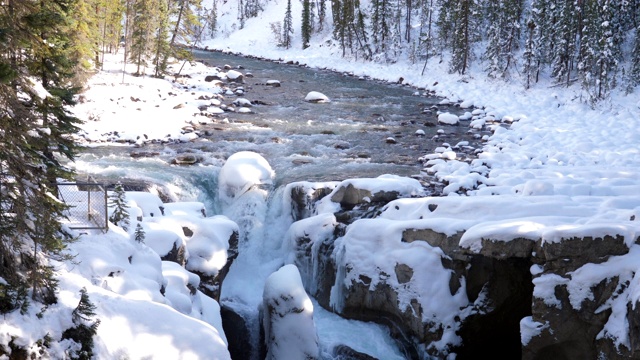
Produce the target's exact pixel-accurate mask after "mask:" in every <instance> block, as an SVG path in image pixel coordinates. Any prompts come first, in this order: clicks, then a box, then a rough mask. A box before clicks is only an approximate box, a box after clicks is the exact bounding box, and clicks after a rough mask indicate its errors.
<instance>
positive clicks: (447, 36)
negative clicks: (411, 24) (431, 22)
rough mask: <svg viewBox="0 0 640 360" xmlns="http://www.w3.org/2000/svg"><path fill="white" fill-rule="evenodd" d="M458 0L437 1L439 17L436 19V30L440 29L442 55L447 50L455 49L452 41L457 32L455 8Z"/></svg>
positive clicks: (439, 38) (439, 47)
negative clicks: (455, 31)
mask: <svg viewBox="0 0 640 360" xmlns="http://www.w3.org/2000/svg"><path fill="white" fill-rule="evenodd" d="M456 5H457V0H436V8H437V9H438V17H437V18H436V28H437V29H438V35H437V39H438V40H439V41H438V46H437V48H438V50H439V52H440V55H441V56H442V54H443V53H444V50H445V49H451V48H453V44H452V39H453V34H454V30H455V18H454V15H455V6H456Z"/></svg>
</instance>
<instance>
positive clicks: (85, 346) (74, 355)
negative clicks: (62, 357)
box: [62, 288, 100, 360]
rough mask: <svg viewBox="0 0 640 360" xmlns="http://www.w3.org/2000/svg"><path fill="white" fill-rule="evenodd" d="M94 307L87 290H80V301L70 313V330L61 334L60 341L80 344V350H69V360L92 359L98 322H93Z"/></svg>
mask: <svg viewBox="0 0 640 360" xmlns="http://www.w3.org/2000/svg"><path fill="white" fill-rule="evenodd" d="M95 310H96V306H95V305H94V304H93V303H91V301H90V299H89V295H88V294H87V289H86V288H82V289H81V290H80V301H79V302H78V306H76V308H75V309H74V310H73V312H72V313H71V317H72V321H73V324H74V325H75V326H74V327H72V328H69V329H67V330H65V331H64V332H63V333H62V339H63V340H64V339H71V340H73V341H75V342H76V343H78V344H80V349H73V350H71V354H70V355H71V359H74V360H90V359H92V358H93V336H94V335H96V334H97V333H98V326H100V320H99V319H98V320H94V319H93V318H94V317H95V316H96V313H95Z"/></svg>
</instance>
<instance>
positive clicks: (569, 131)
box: [0, 1, 640, 359]
mask: <svg viewBox="0 0 640 360" xmlns="http://www.w3.org/2000/svg"><path fill="white" fill-rule="evenodd" d="M229 3H232V2H229ZM275 4H276V2H269V3H268V4H267V7H266V10H265V12H264V13H262V14H261V15H260V16H259V17H258V18H256V19H251V20H249V21H247V23H246V27H245V28H244V29H242V30H238V31H233V32H232V31H231V28H232V23H233V21H235V19H229V18H226V19H225V17H224V16H222V17H221V18H220V23H219V26H220V32H219V36H218V37H217V38H215V39H212V40H206V41H204V42H202V43H201V44H198V45H199V46H202V47H205V46H206V47H208V48H210V49H220V50H224V51H231V52H239V53H243V54H247V55H256V56H261V57H266V58H272V59H283V60H285V61H288V60H292V61H297V62H300V63H303V64H306V65H308V66H310V67H318V68H330V69H335V70H338V71H344V72H351V73H353V74H355V75H357V76H365V75H367V76H371V77H374V78H377V79H383V80H389V81H394V82H395V81H397V80H398V79H399V78H400V77H402V78H403V79H404V82H405V83H407V84H410V85H413V86H415V87H417V88H424V89H427V90H433V91H435V92H436V94H437V95H439V96H442V97H445V98H447V99H448V100H449V101H452V102H460V103H461V106H463V107H472V106H474V107H476V108H479V109H481V110H480V111H478V112H477V113H476V115H474V116H475V118H474V119H473V120H472V121H471V126H488V127H491V128H492V129H493V130H494V131H493V135H491V136H490V137H488V138H487V139H486V143H485V145H484V147H483V149H482V153H480V154H479V156H478V159H477V160H474V161H473V162H472V163H465V162H461V161H456V160H448V159H453V158H455V157H452V156H448V157H447V159H444V158H442V157H441V156H430V155H431V154H425V156H426V157H425V160H426V161H427V167H428V169H429V171H430V172H432V173H433V174H434V175H435V176H437V177H438V178H439V179H441V180H443V181H446V182H447V183H448V184H449V185H448V186H447V187H446V188H445V192H446V194H447V195H449V196H448V197H446V198H442V199H438V200H434V199H430V198H425V199H418V200H416V199H413V200H411V201H409V200H406V202H399V203H398V204H399V205H402V206H401V207H399V208H398V210H397V211H394V210H393V209H392V208H389V209H387V210H386V212H385V213H384V214H383V217H384V219H382V220H380V221H390V220H412V221H417V220H418V219H420V216H421V215H424V214H428V213H431V212H432V211H430V210H428V209H427V208H428V205H429V204H430V203H437V204H438V212H437V214H435V215H431V219H430V220H429V219H427V220H428V221H431V222H433V224H434V225H433V226H440V227H441V230H442V231H443V232H445V233H452V232H455V231H458V230H461V229H465V230H467V233H466V234H465V237H463V239H462V245H463V246H465V247H468V248H470V249H477V248H478V246H480V243H479V240H480V239H481V238H483V237H487V236H497V235H500V234H509V233H514V232H516V233H518V234H519V236H520V237H523V236H524V237H530V238H533V237H538V238H539V237H542V238H544V239H545V241H557V240H559V239H560V238H563V237H572V236H576V237H579V236H585V235H597V236H604V235H613V236H615V235H623V236H625V238H626V239H627V243H628V244H629V246H630V247H631V248H632V250H631V251H630V252H629V254H627V255H623V256H621V257H617V258H615V259H612V260H610V261H609V262H606V263H603V264H599V265H598V266H589V267H585V268H583V269H580V271H578V272H576V274H575V277H574V278H573V279H572V280H567V281H569V282H570V285H571V286H570V287H569V290H570V293H571V294H572V296H573V298H575V299H576V301H577V302H579V301H580V299H583V298H584V297H588V296H589V295H588V294H586V293H585V292H584V291H583V289H588V288H589V286H588V285H590V284H594V283H597V282H599V281H600V279H602V278H606V277H608V276H610V274H621V273H626V274H627V276H631V275H630V274H631V273H635V272H636V271H637V270H638V269H637V267H638V265H637V264H640V250H639V246H638V245H634V242H635V241H634V240H635V239H636V238H637V237H638V235H639V234H640V225H639V224H640V222H639V221H640V218H639V216H640V195H639V194H640V147H639V146H638V144H639V143H640V130H638V129H639V128H640V105H639V104H640V91H638V90H636V92H634V93H632V94H629V95H625V94H622V93H619V92H616V91H614V92H613V93H612V96H611V98H610V99H609V100H607V101H605V102H602V103H600V104H598V105H597V106H596V107H595V108H591V107H590V106H588V105H586V104H585V103H584V102H582V101H581V97H580V92H579V90H578V89H577V88H562V87H552V86H549V84H545V83H541V84H537V85H536V86H535V87H534V88H532V89H530V90H526V91H525V90H523V86H522V85H521V84H519V83H515V82H514V83H505V82H502V81H493V80H487V79H486V77H485V76H484V75H483V74H481V73H480V72H479V71H478V69H472V70H471V72H470V73H469V74H468V75H465V76H464V77H462V76H459V75H456V74H449V73H448V72H447V66H446V61H445V62H443V63H438V62H437V59H434V61H432V62H430V63H429V64H428V65H427V69H428V71H426V72H425V74H424V75H421V71H422V66H423V64H411V63H409V62H408V61H399V62H397V63H395V64H377V63H364V62H361V61H355V60H352V59H344V58H342V57H341V56H340V53H339V50H338V49H337V48H330V47H326V46H322V44H323V40H325V39H328V38H329V37H330V33H329V32H327V33H326V35H325V37H324V38H322V37H321V36H319V37H318V38H316V39H315V40H314V41H313V42H312V43H311V46H310V47H309V48H307V49H305V50H304V51H303V50H300V49H301V44H300V40H299V39H298V37H294V42H293V46H292V48H291V49H289V50H284V49H281V48H277V47H276V46H275V44H274V41H273V38H272V37H273V35H272V34H271V33H270V32H269V31H265V29H268V26H269V25H268V24H269V22H270V21H273V19H280V18H282V16H283V12H282V8H281V7H276V5H275ZM292 4H293V5H294V9H293V13H294V14H299V13H300V11H299V9H297V8H296V7H299V6H300V4H299V2H297V1H293V2H292ZM230 17H231V16H230ZM295 21H299V19H296V18H294V22H295ZM107 60H108V61H107V62H106V63H105V70H104V71H102V72H100V73H98V74H97V75H95V76H94V77H93V78H92V79H91V80H90V82H89V84H88V90H87V91H86V92H85V94H84V96H83V97H84V100H83V101H82V102H81V103H80V104H79V105H78V106H77V107H76V110H75V111H76V114H78V116H80V117H81V118H83V119H84V120H86V123H85V124H84V125H83V126H82V128H83V132H84V141H86V142H87V143H90V144H94V145H95V144H97V143H99V142H102V143H110V142H111V141H113V140H116V139H119V140H121V141H122V140H130V142H131V143H132V144H133V143H137V144H138V145H141V144H143V143H144V142H145V141H149V140H153V139H158V140H163V139H164V140H167V139H171V140H173V141H189V140H192V139H193V136H194V134H193V133H192V132H185V131H183V128H184V127H185V126H188V125H189V123H190V122H193V121H203V122H208V121H210V120H209V119H208V118H206V117H202V118H195V119H194V118H193V116H192V114H193V113H194V112H197V107H198V105H199V104H198V102H197V101H193V98H194V96H193V94H192V93H198V92H202V93H203V94H205V93H206V94H212V93H216V92H217V91H219V88H218V87H217V86H216V85H215V83H207V84H208V85H198V87H196V88H193V87H191V86H194V85H195V84H196V80H198V79H199V78H198V77H203V76H204V75H203V74H204V73H205V68H204V65H202V64H186V65H185V66H184V69H183V70H182V72H183V73H184V74H192V75H193V77H192V78H191V79H188V78H181V79H180V80H179V81H178V82H171V81H169V80H161V79H153V78H150V77H133V76H130V75H129V74H126V75H125V76H124V78H123V76H122V74H121V73H120V70H121V68H122V63H121V62H119V61H120V58H119V57H107ZM182 65H183V64H182V63H178V64H175V65H174V66H175V67H174V70H176V69H178V68H179V67H180V66H182ZM131 72H132V71H131ZM131 72H129V73H131ZM169 93H171V94H169ZM327 95H328V96H329V97H331V94H327ZM185 102H186V103H187V105H182V107H181V108H178V109H173V108H174V107H175V106H176V105H178V104H182V103H185ZM169 110H171V111H169ZM465 124H466V123H465ZM460 126H463V125H460ZM114 132H118V134H117V136H115V135H114ZM145 135H146V137H145ZM449 151H453V150H451V149H449ZM265 167H266V166H265ZM254 170H255V169H254ZM230 180H232V179H230ZM376 185H377V182H376V180H370V185H365V187H375V186H376ZM459 190H464V191H463V192H464V193H466V194H467V195H470V196H469V197H463V196H459V195H460V193H459ZM143 203H144V204H145V205H149V203H148V202H143ZM141 207H142V206H141ZM179 209H180V208H179V207H178V209H174V211H176V212H178V210H179ZM182 210H183V211H185V212H188V213H189V214H190V215H189V216H192V217H193V218H194V219H199V217H198V216H197V215H196V214H193V211H192V209H191V208H186V209H182ZM141 211H142V210H141ZM169 218H171V217H169ZM636 219H637V220H636ZM202 220H203V219H199V220H198V221H195V220H194V222H195V223H197V224H200V222H199V221H202ZM167 221H173V220H170V219H168V220H167ZM143 223H147V224H148V225H147V226H148V229H147V230H148V231H150V232H152V230H155V231H157V233H156V235H157V236H158V237H159V239H162V240H167V241H169V240H171V239H168V236H169V235H170V234H174V235H175V234H176V232H177V231H174V232H171V231H168V232H165V233H162V232H160V230H161V229H160V228H162V226H161V224H162V221H161V220H158V219H154V220H153V221H151V220H149V221H148V222H147V221H143ZM134 224H135V222H134ZM151 224H155V225H153V226H156V228H155V229H153V228H152V227H153V226H152V225H151ZM379 225H380V224H378V225H376V226H379ZM198 226H200V225H198ZM132 227H133V226H132ZM172 227H175V225H173V224H169V223H167V225H166V226H165V228H164V229H165V230H166V229H167V228H168V229H172ZM132 232H133V230H132V229H130V231H129V233H127V232H125V231H123V230H122V229H120V228H118V227H112V229H111V230H110V231H109V232H108V233H107V234H85V235H82V236H80V239H79V241H78V242H76V243H74V244H71V245H70V248H69V251H70V252H72V253H74V254H76V261H75V262H69V263H58V264H56V270H57V272H58V278H59V280H60V294H59V302H58V303H57V304H55V305H52V306H50V307H49V308H48V309H47V310H46V311H45V312H43V314H44V315H43V319H37V317H36V314H35V313H37V312H38V311H39V309H36V308H34V307H32V308H31V310H30V312H29V313H27V314H25V315H21V314H19V312H15V313H12V314H9V315H8V316H6V317H5V318H4V319H3V322H2V323H0V344H4V345H6V344H8V343H9V341H11V336H17V344H18V345H24V346H27V347H31V346H37V345H35V344H36V342H37V340H38V339H42V338H43V337H44V336H45V335H46V334H47V333H49V334H58V335H59V334H60V333H61V332H62V330H63V329H65V328H67V327H69V326H71V324H70V323H69V321H70V319H71V316H70V313H71V311H72V310H73V309H74V308H75V307H76V305H77V303H78V300H79V290H80V289H81V288H82V287H86V288H87V290H88V294H89V296H90V299H91V301H92V302H93V303H94V304H95V305H96V306H97V311H96V312H97V315H96V318H99V319H100V320H101V324H100V326H99V328H98V337H97V340H96V348H95V354H96V357H97V358H100V359H107V358H119V357H124V356H128V357H129V358H132V359H134V358H135V359H137V358H172V359H197V358H207V359H211V358H220V359H225V358H228V357H229V354H228V352H227V350H226V338H225V335H224V333H223V331H222V329H221V325H220V315H219V311H218V309H219V305H218V304H217V303H216V302H215V301H214V300H212V299H211V298H209V297H206V296H204V295H203V294H201V293H200V292H196V293H195V294H193V293H192V292H191V290H190V289H189V287H187V285H188V284H190V285H191V286H193V285H194V283H197V279H194V276H193V274H192V273H190V272H188V271H187V270H184V269H182V268H179V267H175V266H171V265H170V264H163V263H162V262H161V261H160V259H159V257H158V255H157V254H156V253H155V252H154V251H153V250H152V249H151V246H146V245H143V244H138V243H135V242H133V241H132V240H131V236H132V235H131V234H132ZM161 234H164V235H161ZM501 236H502V235H501ZM502 237H504V236H502ZM183 240H184V239H183ZM185 241H186V240H185ZM349 241H352V242H355V243H357V242H358V241H360V239H358V238H356V237H352V238H351V239H350V240H349ZM164 245H166V244H160V245H158V246H164ZM221 247H222V248H224V246H223V245H221ZM365 247H366V246H365ZM205 250H208V251H209V255H210V256H212V259H213V258H214V257H215V256H217V255H216V254H218V253H216V251H226V249H220V248H219V249H215V250H216V251H213V250H214V249H211V248H210V247H207V249H205ZM396 255H397V256H402V252H400V251H398V252H397V253H396ZM614 260H615V261H614ZM278 261H279V260H278ZM278 261H275V263H277V262H278ZM416 261H417V260H416ZM213 263H215V264H218V262H215V261H213V262H212V263H210V264H213ZM212 266H213V265H212ZM274 267H277V266H275V265H274V263H268V264H265V267H264V269H269V271H273V270H274V269H273V268H274ZM532 271H533V272H535V271H536V269H532ZM268 275H269V274H260V276H259V277H257V278H258V279H259V281H264V279H265V278H266V277H267V276H268ZM232 276H233V274H232ZM254 280H255V279H254ZM558 281H560V280H558V279H555V278H539V280H538V281H537V282H536V283H535V290H534V294H535V295H536V296H538V297H542V298H545V297H549V301H550V302H551V301H553V300H552V299H551V297H550V296H551V295H553V292H552V291H550V289H553V287H554V286H555V285H556V284H557V282H558ZM562 281H565V280H562ZM238 286H239V285H238ZM161 288H164V289H165V295H164V296H162V295H161V293H160V289H161ZM238 291H239V292H240V290H238ZM242 291H243V292H247V293H249V294H248V295H246V296H247V297H251V301H253V302H255V301H256V300H255V299H253V298H252V297H253V296H256V295H258V294H259V296H256V298H259V297H260V296H261V294H262V291H263V290H262V288H257V289H254V290H253V291H250V290H246V289H244V290H242ZM232 292H233V291H232ZM637 294H640V292H638V291H637V289H635V287H631V288H629V289H628V290H627V291H626V292H625V293H624V294H623V296H620V297H619V298H618V300H617V301H618V303H614V304H610V306H611V308H612V309H613V310H614V312H624V311H626V307H625V306H618V305H620V304H626V302H627V301H635V300H637V299H638V295H637ZM316 308H319V306H316ZM319 315H320V317H319V318H318V320H319V322H320V323H322V324H324V325H322V326H321V328H319V329H318V335H319V337H321V338H323V337H324V338H325V339H331V340H327V341H338V340H334V338H335V337H336V336H339V337H340V336H341V337H346V336H349V335H348V334H347V335H344V333H345V331H344V330H345V329H349V328H350V326H352V327H351V328H353V329H361V326H362V325H361V324H356V323H352V324H353V325H348V324H346V320H342V319H332V315H331V314H326V313H323V312H321V313H319ZM615 315H616V316H612V317H611V319H612V320H611V321H610V323H608V324H607V328H606V333H603V336H612V337H616V338H617V339H618V341H619V342H620V343H625V342H626V341H628V339H625V338H624V333H625V326H628V324H627V325H625V323H624V321H623V320H620V321H617V322H616V320H615V319H624V316H622V315H620V314H619V313H615ZM317 322H318V321H317ZM43 324H44V325H43ZM327 324H335V325H336V326H337V327H338V328H339V331H338V330H336V332H331V331H330V330H328V328H330V326H331V325H327ZM523 324H524V325H523V330H524V329H526V328H527V326H526V325H527V323H526V321H525V322H524V323H523ZM529 325H531V324H529ZM534 325H535V324H534ZM532 327H533V328H535V326H532ZM367 329H369V330H366V331H365V330H364V329H363V330H354V332H359V333H363V334H365V333H366V334H368V333H374V332H375V333H376V334H377V335H376V336H384V335H383V334H382V333H383V332H382V331H380V330H378V329H377V328H376V329H375V330H371V328H367ZM532 331H533V330H532ZM354 336H355V335H354ZM523 338H524V337H523ZM385 341H388V340H387V339H385V340H384V341H383V342H382V343H384V342H385ZM67 345H68V344H67ZM377 345H380V344H377ZM65 346H66V345H65V343H64V342H62V343H56V344H54V345H52V348H51V349H50V350H49V351H50V352H51V356H52V357H54V358H55V357H60V356H62V355H61V354H63V353H64V351H65ZM363 351H364V350H363ZM385 351H389V350H388V348H385V349H382V350H380V351H379V352H378V353H384V352H385ZM212 354H216V355H212Z"/></svg>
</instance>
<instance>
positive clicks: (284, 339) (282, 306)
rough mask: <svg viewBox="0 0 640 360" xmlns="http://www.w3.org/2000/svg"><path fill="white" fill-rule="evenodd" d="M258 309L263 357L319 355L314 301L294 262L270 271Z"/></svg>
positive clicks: (311, 358)
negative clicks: (263, 346) (262, 332)
mask: <svg viewBox="0 0 640 360" xmlns="http://www.w3.org/2000/svg"><path fill="white" fill-rule="evenodd" d="M261 313H262V316H261V320H262V327H263V329H264V335H265V345H266V347H267V356H266V359H268V360H279V359H307V360H314V359H318V358H319V356H320V349H319V346H318V336H317V334H316V328H315V324H314V322H313V305H312V303H311V300H310V299H309V296H308V295H307V293H306V292H305V291H304V288H303V285H302V280H301V279H300V273H299V272H298V268H297V267H296V266H295V265H292V264H289V265H285V266H283V267H281V268H280V269H279V270H278V271H276V272H274V273H273V274H271V275H269V277H268V278H267V280H266V282H265V285H264V292H263V302H262V308H261Z"/></svg>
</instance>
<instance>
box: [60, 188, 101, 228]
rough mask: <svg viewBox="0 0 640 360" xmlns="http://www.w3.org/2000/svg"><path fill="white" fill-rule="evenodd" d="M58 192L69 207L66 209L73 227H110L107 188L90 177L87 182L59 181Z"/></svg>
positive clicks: (70, 225) (69, 223) (70, 226)
mask: <svg viewBox="0 0 640 360" xmlns="http://www.w3.org/2000/svg"><path fill="white" fill-rule="evenodd" d="M58 194H59V196H60V200H62V201H63V202H64V203H65V204H66V205H68V206H69V209H67V210H66V211H65V216H66V217H67V220H68V226H69V228H71V229H79V230H80V229H86V230H89V229H95V230H102V231H107V230H108V229H109V221H108V217H109V214H108V212H107V189H106V187H105V186H104V185H103V184H100V183H98V182H96V181H95V179H93V178H92V177H89V178H88V179H87V181H86V182H68V183H58Z"/></svg>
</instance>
